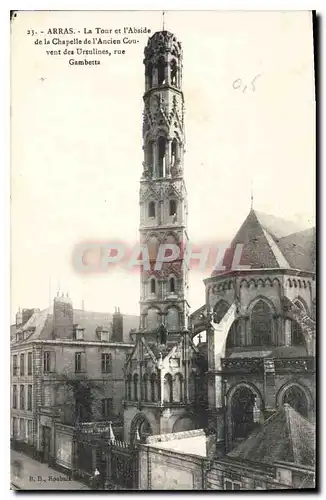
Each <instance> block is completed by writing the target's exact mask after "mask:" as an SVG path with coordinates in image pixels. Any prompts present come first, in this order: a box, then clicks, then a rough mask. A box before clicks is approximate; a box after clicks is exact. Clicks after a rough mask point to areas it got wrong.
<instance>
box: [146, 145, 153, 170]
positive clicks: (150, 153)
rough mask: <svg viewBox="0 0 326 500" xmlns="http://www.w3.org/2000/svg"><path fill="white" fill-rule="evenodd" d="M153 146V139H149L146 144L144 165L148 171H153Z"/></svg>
mask: <svg viewBox="0 0 326 500" xmlns="http://www.w3.org/2000/svg"><path fill="white" fill-rule="evenodd" d="M153 147H154V144H153V141H150V142H149V143H148V144H147V146H146V166H147V168H148V171H149V172H150V173H152V172H153V159H154V154H153Z"/></svg>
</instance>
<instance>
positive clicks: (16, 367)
mask: <svg viewBox="0 0 326 500" xmlns="http://www.w3.org/2000/svg"><path fill="white" fill-rule="evenodd" d="M17 371H18V364H17V355H16V354H15V355H14V356H13V358H12V374H13V376H14V377H15V376H16V375H17Z"/></svg>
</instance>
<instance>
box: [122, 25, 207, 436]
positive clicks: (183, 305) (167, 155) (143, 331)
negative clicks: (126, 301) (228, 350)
mask: <svg viewBox="0 0 326 500" xmlns="http://www.w3.org/2000/svg"><path fill="white" fill-rule="evenodd" d="M144 65H145V93H144V97H143V99H144V121H143V151H144V162H143V173H142V177H141V180H140V244H141V247H142V248H143V249H144V252H146V254H145V255H147V256H148V262H149V265H147V264H144V263H143V266H142V270H141V297H140V317H141V320H140V329H139V330H138V331H137V333H136V334H135V341H136V345H135V348H134V351H133V353H132V354H131V356H130V358H129V360H128V363H127V365H126V373H125V376H126V398H125V412H124V420H125V422H124V430H125V440H133V439H135V438H136V437H137V438H140V439H141V438H142V436H146V435H148V434H152V433H154V434H159V433H162V432H172V431H173V430H180V431H181V430H187V429H189V428H193V427H194V426H196V425H197V422H195V418H194V414H193V406H194V404H195V402H196V398H197V396H196V394H195V393H196V386H195V384H196V376H197V375H198V374H199V371H198V369H197V367H196V356H198V354H199V352H198V350H197V349H196V347H195V346H194V344H193V343H192V340H191V338H190V337H189V333H188V331H187V320H188V307H189V306H188V302H187V290H188V268H187V265H186V262H185V260H184V258H183V256H184V255H183V249H184V247H185V245H186V243H187V241H188V235H187V210H188V209H187V192H186V187H185V182H184V178H183V159H184V158H183V157H184V97H183V92H182V48H181V44H180V43H179V42H178V41H177V39H176V37H175V36H174V35H173V34H172V33H170V32H168V31H161V32H157V33H155V34H154V35H153V36H152V37H151V38H150V39H149V40H148V44H147V46H146V48H145V58H144ZM171 245H173V246H171ZM176 247H177V248H179V251H180V253H178V252H176V253H174V252H175V248H176ZM167 256H170V257H171V258H170V259H169V258H166V257H167ZM143 258H144V254H143Z"/></svg>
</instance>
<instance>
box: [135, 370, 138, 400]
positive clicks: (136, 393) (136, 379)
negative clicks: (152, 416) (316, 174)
mask: <svg viewBox="0 0 326 500" xmlns="http://www.w3.org/2000/svg"><path fill="white" fill-rule="evenodd" d="M134 400H135V401H138V375H137V373H135V375H134Z"/></svg>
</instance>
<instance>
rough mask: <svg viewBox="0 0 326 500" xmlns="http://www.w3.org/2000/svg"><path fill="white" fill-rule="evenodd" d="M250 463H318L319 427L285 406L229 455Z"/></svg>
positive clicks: (310, 464)
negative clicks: (316, 459) (316, 444)
mask: <svg viewBox="0 0 326 500" xmlns="http://www.w3.org/2000/svg"><path fill="white" fill-rule="evenodd" d="M227 456H228V457H231V458H238V459H240V460H250V462H263V463H268V464H272V463H275V462H288V463H293V464H296V465H306V466H314V464H315V426H314V425H313V424H312V423H310V422H309V421H308V420H306V419H305V418H304V417H303V416H302V415H300V414H299V413H298V412H296V411H295V410H294V409H293V408H292V407H291V406H290V405H288V404H285V405H284V406H282V407H281V408H280V410H278V411H277V412H275V413H274V414H273V415H272V416H271V417H269V418H268V419H267V420H266V421H265V422H264V424H263V425H262V426H261V427H260V428H259V429H257V430H256V431H254V432H253V433H252V434H251V435H250V436H249V437H248V438H247V439H246V440H245V441H243V442H242V443H241V444H239V445H238V446H237V447H236V448H234V450H232V451H231V452H230V453H228V455H227Z"/></svg>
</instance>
